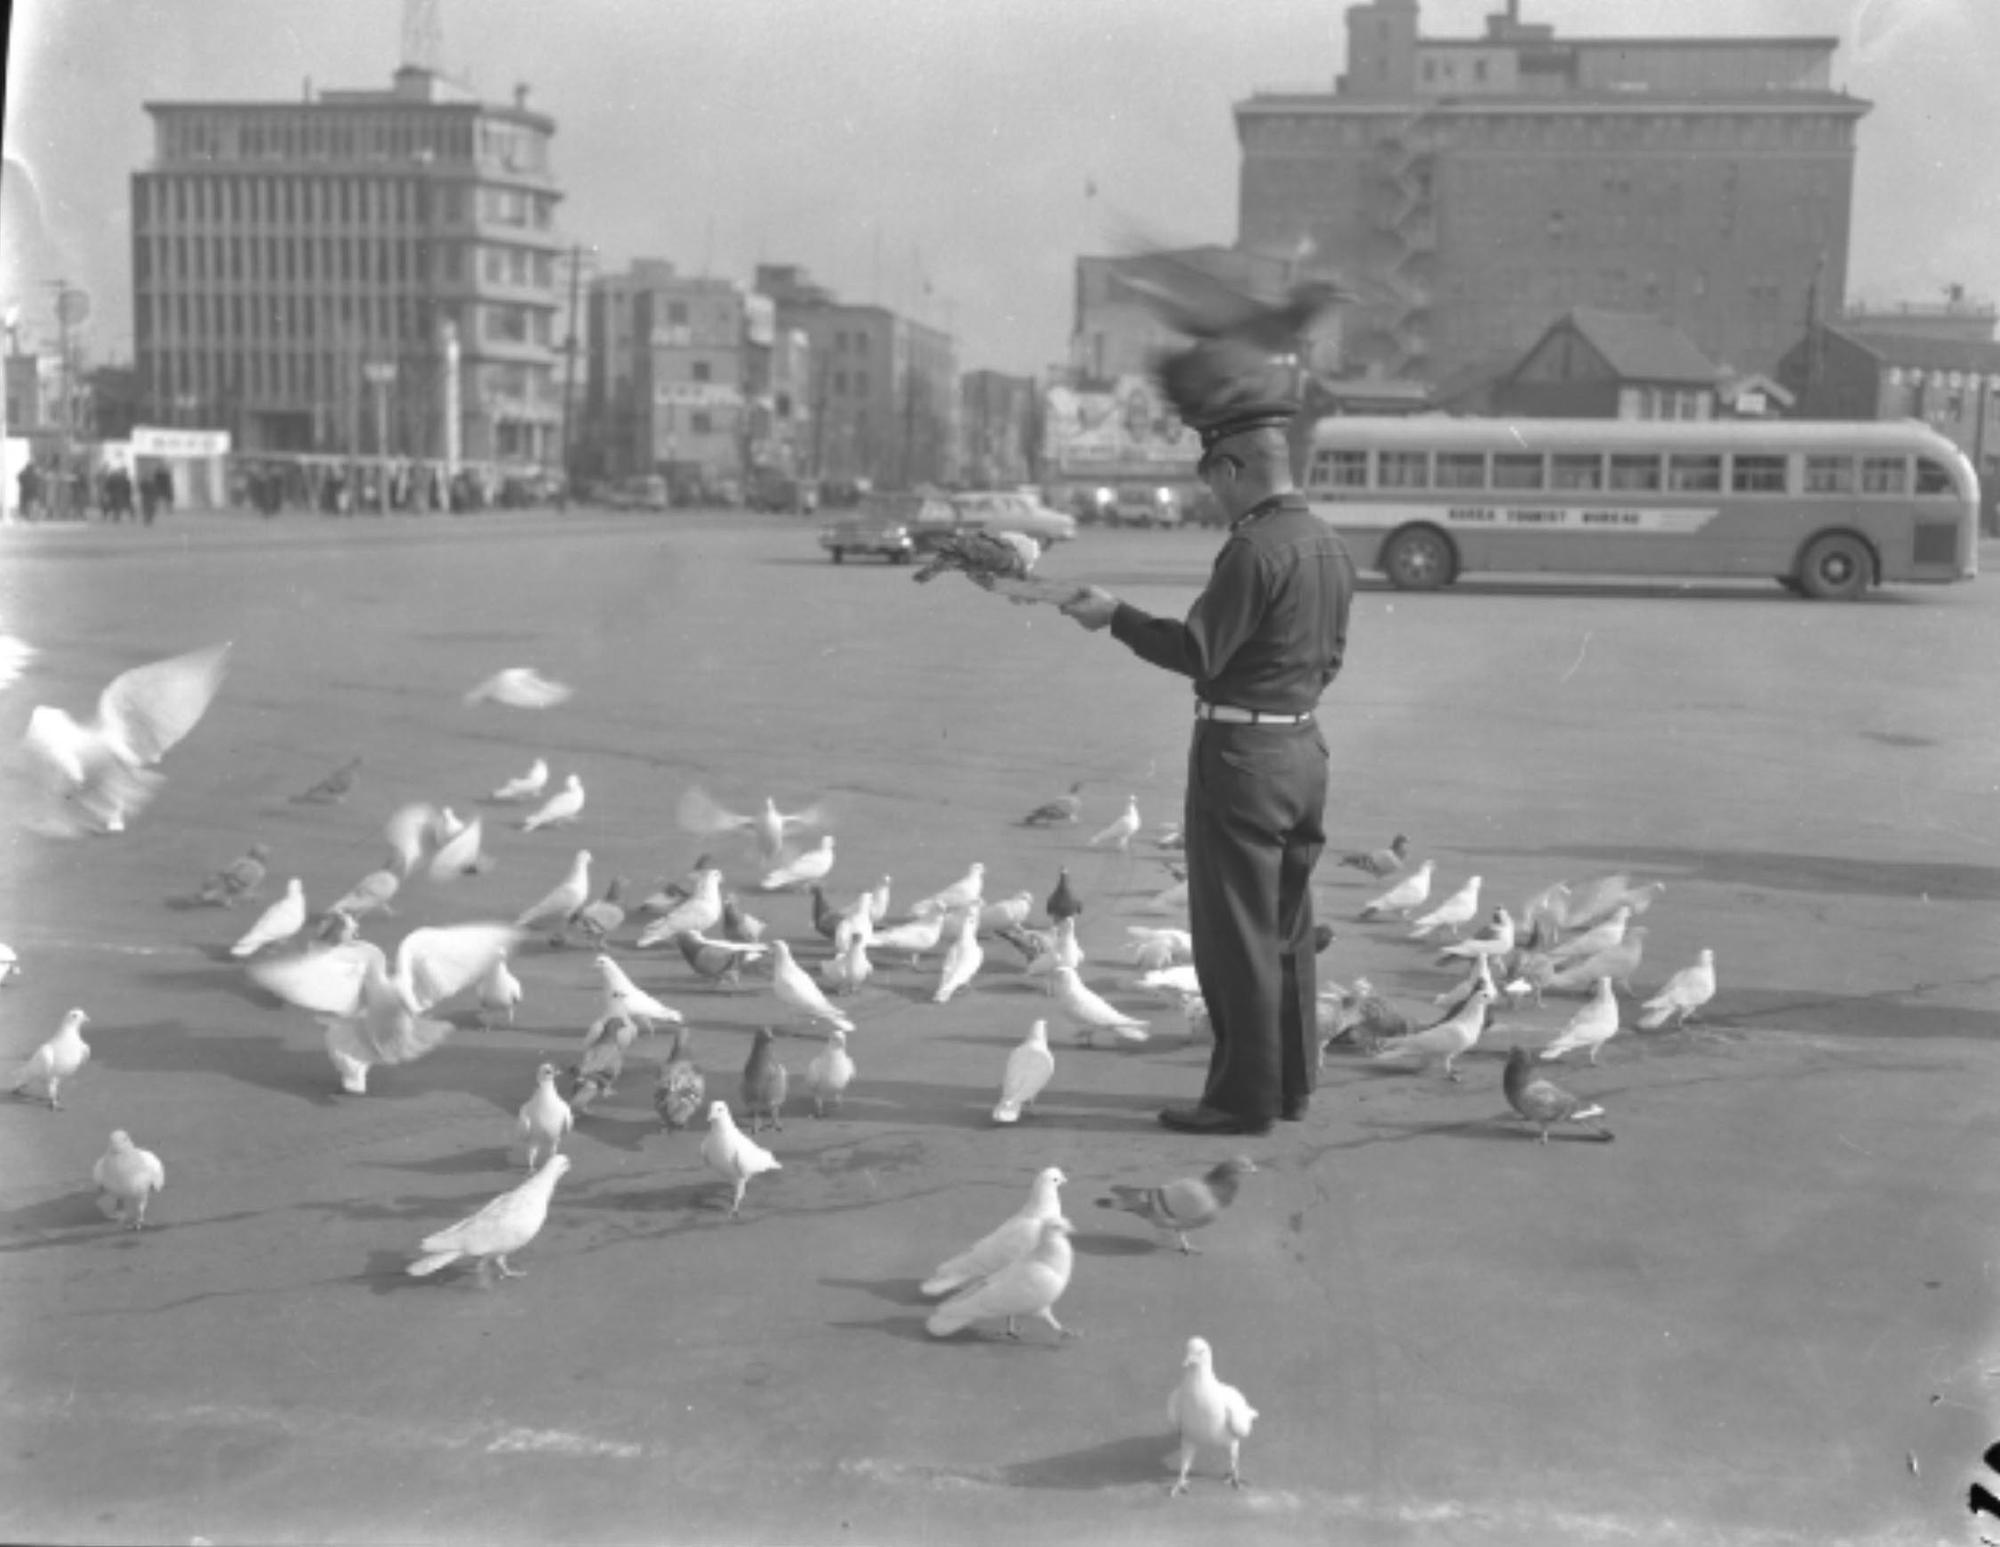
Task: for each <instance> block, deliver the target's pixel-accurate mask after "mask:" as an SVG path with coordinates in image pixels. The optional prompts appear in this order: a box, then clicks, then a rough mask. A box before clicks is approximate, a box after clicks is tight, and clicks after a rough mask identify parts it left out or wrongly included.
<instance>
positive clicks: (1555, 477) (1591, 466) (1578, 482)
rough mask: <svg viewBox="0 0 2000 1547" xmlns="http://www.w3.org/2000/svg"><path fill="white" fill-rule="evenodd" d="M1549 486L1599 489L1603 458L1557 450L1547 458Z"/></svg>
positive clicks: (1602, 483) (1602, 471) (1602, 480)
mask: <svg viewBox="0 0 2000 1547" xmlns="http://www.w3.org/2000/svg"><path fill="white" fill-rule="evenodd" d="M1549 487H1550V488H1552V489H1601V488H1603V487H1604V458H1602V457H1595V456H1579V455H1576V454H1574V453H1569V452H1561V451H1558V452H1557V453H1556V454H1555V455H1554V456H1553V457H1551V458H1550V459H1549Z"/></svg>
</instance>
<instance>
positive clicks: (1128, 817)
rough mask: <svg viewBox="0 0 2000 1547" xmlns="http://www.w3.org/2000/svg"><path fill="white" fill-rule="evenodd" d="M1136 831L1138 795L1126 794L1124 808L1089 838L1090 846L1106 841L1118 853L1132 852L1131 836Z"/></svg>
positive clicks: (1137, 823)
mask: <svg viewBox="0 0 2000 1547" xmlns="http://www.w3.org/2000/svg"><path fill="white" fill-rule="evenodd" d="M1138 831H1139V797H1138V796H1136V795H1128V796H1126V797H1125V809H1124V811H1122V812H1121V813H1119V816H1118V820H1117V821H1115V822H1113V823H1112V824H1111V825H1110V826H1109V827H1107V828H1105V829H1104V830H1103V831H1102V832H1100V833H1097V834H1096V835H1094V836H1093V837H1092V838H1091V840H1090V846H1091V847H1092V848H1093V849H1094V848H1096V847H1097V846H1098V845H1099V844H1100V843H1108V844H1111V845H1113V846H1114V847H1115V848H1116V849H1117V850H1118V852H1119V853H1121V854H1129V853H1131V852H1132V836H1133V834H1135V833H1137V832H1138Z"/></svg>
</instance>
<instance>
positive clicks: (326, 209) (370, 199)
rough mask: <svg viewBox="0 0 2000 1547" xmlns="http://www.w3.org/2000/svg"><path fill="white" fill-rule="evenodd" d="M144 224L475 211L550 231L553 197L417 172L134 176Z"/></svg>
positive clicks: (388, 221)
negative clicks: (391, 174)
mask: <svg viewBox="0 0 2000 1547" xmlns="http://www.w3.org/2000/svg"><path fill="white" fill-rule="evenodd" d="M135 187H136V190H137V194H136V197H135V200H134V204H135V208H134V215H135V219H136V223H137V224H138V225H139V226H140V227H141V228H146V227H150V226H161V225H167V224H169V223H173V222H178V223H180V224H183V225H214V226H222V225H230V226H235V225H243V224H250V225H275V226H297V225H372V226H407V225H410V224H413V223H414V224H422V223H425V222H428V221H431V220H432V219H433V218H435V220H436V222H437V223H438V224H440V225H457V224H460V223H462V222H463V221H464V220H465V219H466V218H467V216H468V214H469V213H473V212H476V213H477V215H478V218H479V219H481V220H484V221H489V222H491V223H493V224H495V225H505V226H519V227H522V228H524V229H526V228H532V229H534V230H539V231H546V230H548V229H549V228H550V226H551V225H552V224H553V222H554V220H555V199H554V197H553V196H551V195H549V194H545V193H536V192H533V191H531V190H529V189H525V188H505V187H494V186H490V185H486V186H481V185H476V184H471V183H461V182H448V183H432V182H428V181H425V180H423V179H421V178H411V177H318V176H314V177H158V176H142V177H140V178H138V179H137V180H136V183H135Z"/></svg>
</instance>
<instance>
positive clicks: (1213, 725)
mask: <svg viewBox="0 0 2000 1547" xmlns="http://www.w3.org/2000/svg"><path fill="white" fill-rule="evenodd" d="M1296 411H1297V405H1296V403H1294V402H1291V401H1289V400H1288V399H1286V398H1284V397H1282V396H1277V395H1272V394H1269V393H1266V394H1262V395H1256V396H1252V397H1250V398H1248V399H1247V400H1246V399H1245V397H1244V396H1243V395H1242V394H1240V393H1239V394H1237V395H1236V396H1235V398H1234V400H1233V401H1230V402H1228V403H1225V404H1223V405H1221V406H1218V407H1217V408H1216V409H1215V410H1214V411H1213V412H1211V413H1205V414H1196V415H1194V416H1193V417H1191V419H1190V422H1191V423H1192V424H1193V427H1194V428H1195V429H1196V430H1197V431H1198V432H1199V433H1200V435H1201V441H1202V457H1201V464H1200V466H1199V468H1198V469H1197V472H1198V474H1199V476H1200V477H1201V480H1202V482H1203V483H1204V484H1205V485H1206V486H1207V488H1208V489H1209V491H1210V492H1211V493H1212V494H1213V495H1214V496H1215V498H1216V500H1217V502H1218V503H1219V504H1220V505H1221V507H1222V509H1223V512H1224V514H1225V516H1226V517H1227V518H1228V520H1229V537H1228V540H1227V541H1226V542H1224V543H1223V545H1222V550H1221V552H1220V553H1218V554H1217V555H1216V559H1215V568H1214V570H1213V571H1212V572H1211V574H1210V576H1209V581H1208V585H1207V587H1206V588H1205V589H1204V590H1203V591H1202V593H1201V595H1200V596H1199V597H1197V598H1196V599H1195V603H1194V606H1193V608H1192V609H1191V610H1190V611H1189V613H1188V615H1187V620H1186V621H1185V622H1179V621H1176V620H1175V619H1172V618H1155V617H1151V616H1149V615H1147V614H1146V613H1143V612H1141V611H1139V610H1138V609H1137V608H1136V607H1132V606H1129V605H1127V604H1126V603H1124V602H1121V601H1119V600H1118V599H1117V598H1116V597H1115V596H1113V595H1112V594H1111V593H1110V592H1108V591H1104V590H1102V589H1100V588H1098V587H1096V586H1092V587H1090V588H1088V589H1087V590H1086V591H1084V592H1082V593H1081V594H1079V595H1078V596H1076V597H1074V598H1072V599H1071V600H1070V601H1069V602H1067V603H1066V604H1064V606H1063V609H1062V610H1063V611H1064V612H1065V613H1067V614H1068V615H1069V616H1070V617H1072V618H1074V619H1076V621H1077V622H1078V623H1081V624H1082V625H1083V626H1084V627H1085V628H1087V629H1092V630H1096V629H1101V628H1104V627H1106V626H1109V628H1110V630H1111V633H1112V636H1113V637H1114V638H1116V639H1117V640H1118V641H1119V642H1120V643H1121V644H1123V645H1125V646H1126V647H1127V648H1128V649H1130V650H1131V651H1132V652H1133V653H1134V654H1135V655H1137V656H1139V657H1140V658H1141V659H1142V660H1146V661H1150V662H1151V663H1152V664H1153V665H1155V666H1160V667H1164V668H1165V669H1166V670H1168V671H1172V672H1178V673H1179V674H1180V675H1182V676H1185V677H1190V678H1192V679H1193V681H1194V692H1195V704H1194V712H1195V727H1194V744H1193V747H1192V748H1191V750H1190V752H1189V754H1188V773H1187V804H1186V815H1185V822H1184V824H1183V830H1184V832H1185V834H1186V843H1187V867H1188V912H1189V925H1190V932H1191V933H1192V934H1193V936H1194V966H1195V974H1196V977H1197V978H1198V979H1199V981H1200V983H1201V991H1202V998H1203V999H1204V1000H1206V1001H1207V1004H1208V1011H1209V1019H1210V1021H1211V1022H1212V1024H1213V1026H1214V1028H1215V1050H1214V1052H1213V1053H1212V1054H1211V1056H1210V1058H1209V1064H1208V1079H1207V1082H1206V1084H1205V1086H1204V1087H1203V1090H1202V1094H1201V1100H1200V1101H1199V1103H1197V1104H1196V1105H1194V1106H1191V1107H1168V1108H1167V1109H1166V1110H1165V1111H1163V1112H1161V1113H1160V1121H1161V1123H1163V1124H1164V1125H1165V1126H1166V1127H1168V1128H1171V1129H1174V1130H1176V1131H1177V1132H1182V1133H1214V1134H1245V1133H1247V1134H1260V1133H1264V1132H1266V1131H1268V1130H1269V1128H1270V1126H1271V1121H1272V1119H1273V1118H1282V1119H1285V1120H1286V1121H1293V1122H1295V1121H1298V1120H1300V1119H1302V1118H1303V1117H1304V1116H1305V1115H1306V1108H1307V1105H1308V1102H1309V1100H1310V1097H1311V1093H1312V1088H1313V1083H1314V1075H1315V1070H1316V1068H1317V1062H1318V1060H1317V1057H1316V1049H1315V1047H1314V1042H1315V1040H1316V1037H1315V1031H1316V1023H1315V1013H1314V1011H1315V1006H1314V1000H1315V997H1316V989H1317V985H1316V983H1315V980H1314V971H1313V909H1312V872H1313V866H1314V865H1315V864H1317V863H1318V861H1319V855H1320V850H1321V848H1322V847H1323V846H1324V844H1325V842H1326V834H1325V832H1324V830H1323V829H1322V827H1321V814H1322V812H1323V810H1324V807H1325V805H1326V765H1327V750H1326V742H1325V740H1324V738H1323V737H1322V736H1321V734H1320V729H1319V725H1318V722H1317V721H1316V720H1314V718H1313V711H1314V709H1315V708H1316V707H1317V705H1318V703H1319V697H1320V694H1321V692H1322V691H1324V689H1325V688H1326V685H1327V684H1328V683H1329V682H1331V681H1332V680H1333V678H1334V676H1335V674H1336V673H1338V672H1339V670H1340V663H1341V656H1342V654H1343V653H1344V651H1345V649H1346V645H1347V614H1348V607H1349V603H1350V601H1351V599H1352V596H1353V589H1354V565H1353V561H1352V560H1351V559H1350V558H1349V556H1348V554H1347V550H1346V549H1345V548H1344V547H1343V546H1342V544H1341V542H1340V539H1339V538H1337V537H1335V536H1334V535H1333V532H1332V530H1331V529H1330V528H1328V527H1327V526H1326V524H1325V523H1324V522H1322V521H1320V520H1319V518H1318V517H1316V516H1314V515H1313V513H1312V511H1311V510H1310V508H1309V507H1308V506H1307V505H1306V502H1305V500H1304V499H1303V498H1302V497H1301V496H1300V495H1299V493H1298V491H1297V489H1296V488H1295V487H1294V486H1293V483H1292V474H1291V453H1290V447H1289V445H1288V444H1287V441H1286V437H1285V425H1286V424H1287V422H1288V421H1289V420H1290V419H1291V418H1292V416H1293V415H1294V413H1295V412H1296ZM1183 414H1184V416H1187V414H1188V411H1187V410H1186V409H1185V408H1184V409H1183Z"/></svg>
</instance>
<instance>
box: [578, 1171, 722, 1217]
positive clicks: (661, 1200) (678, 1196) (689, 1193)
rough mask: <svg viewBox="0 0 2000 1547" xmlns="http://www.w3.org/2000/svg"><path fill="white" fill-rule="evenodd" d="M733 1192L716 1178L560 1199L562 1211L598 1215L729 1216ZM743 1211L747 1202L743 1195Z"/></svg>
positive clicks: (586, 1193)
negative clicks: (695, 1213)
mask: <svg viewBox="0 0 2000 1547" xmlns="http://www.w3.org/2000/svg"><path fill="white" fill-rule="evenodd" d="M733 1193H734V1189H733V1188H732V1187H731V1186H730V1184H729V1183H728V1182H726V1181H723V1180H722V1179H720V1178H711V1179H709V1180H706V1181H700V1182H682V1183H679V1184H678V1185H676V1186H672V1187H653V1188H646V1189H643V1190H633V1189H622V1190H620V1191H617V1192H592V1191H587V1190H583V1189H579V1190H577V1191H575V1192H571V1193H567V1194H565V1195H564V1198H563V1203H564V1207H565V1208H567V1209H572V1210H581V1209H595V1210H597V1211H599V1212H600V1213H610V1212H617V1213H628V1212H639V1213H647V1214H661V1213H665V1212H667V1211H668V1210H670V1209H681V1210H689V1211H696V1210H702V1209H707V1208H714V1209H715V1210H716V1211H717V1212H719V1213H723V1214H727V1213H728V1212H729V1200H730V1197H731V1196H732V1195H733ZM743 1201H744V1204H745V1206H746V1207H747V1206H748V1204H749V1202H750V1199H749V1197H748V1196H747V1195H746V1196H745V1198H744V1200H743Z"/></svg>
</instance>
